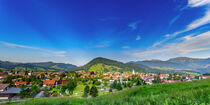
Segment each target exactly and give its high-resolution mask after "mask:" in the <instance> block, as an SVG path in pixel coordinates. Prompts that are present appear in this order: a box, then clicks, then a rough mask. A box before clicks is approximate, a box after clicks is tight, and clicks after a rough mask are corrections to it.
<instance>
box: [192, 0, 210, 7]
mask: <svg viewBox="0 0 210 105" xmlns="http://www.w3.org/2000/svg"><path fill="white" fill-rule="evenodd" d="M208 4H210V0H188V6H189V7H199V6H204V5H208Z"/></svg>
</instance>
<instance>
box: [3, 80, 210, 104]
mask: <svg viewBox="0 0 210 105" xmlns="http://www.w3.org/2000/svg"><path fill="white" fill-rule="evenodd" d="M7 104H9V105H209V104H210V79H206V80H198V81H193V82H182V83H173V84H157V85H147V86H138V87H133V88H130V89H124V90H123V91H121V92H115V93H110V94H107V95H103V96H99V97H96V98H82V99H78V98H69V97H60V98H58V97H52V98H37V99H29V100H27V101H25V102H20V103H7Z"/></svg>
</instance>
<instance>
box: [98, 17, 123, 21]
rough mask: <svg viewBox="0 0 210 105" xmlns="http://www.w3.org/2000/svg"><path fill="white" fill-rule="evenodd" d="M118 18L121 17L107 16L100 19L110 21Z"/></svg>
mask: <svg viewBox="0 0 210 105" xmlns="http://www.w3.org/2000/svg"><path fill="white" fill-rule="evenodd" d="M117 19H119V18H117V17H106V18H101V19H99V20H100V21H110V20H117Z"/></svg>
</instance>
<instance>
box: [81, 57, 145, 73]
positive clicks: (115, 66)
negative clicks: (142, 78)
mask: <svg viewBox="0 0 210 105" xmlns="http://www.w3.org/2000/svg"><path fill="white" fill-rule="evenodd" d="M80 69H83V70H86V71H97V72H100V71H105V72H107V71H119V72H128V71H132V70H135V72H147V70H146V69H145V68H143V67H140V66H136V65H133V64H126V63H122V62H119V61H115V60H110V59H107V58H102V57H98V58H95V59H93V60H92V61H90V62H89V63H87V64H86V65H84V66H82V67H81V68H80Z"/></svg>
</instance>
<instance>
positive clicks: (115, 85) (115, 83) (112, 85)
mask: <svg viewBox="0 0 210 105" xmlns="http://www.w3.org/2000/svg"><path fill="white" fill-rule="evenodd" d="M110 88H112V89H116V88H117V81H116V80H114V82H113V84H111V85H110Z"/></svg>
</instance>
